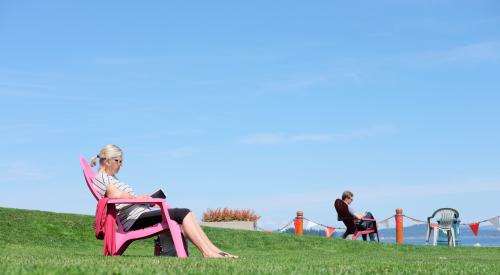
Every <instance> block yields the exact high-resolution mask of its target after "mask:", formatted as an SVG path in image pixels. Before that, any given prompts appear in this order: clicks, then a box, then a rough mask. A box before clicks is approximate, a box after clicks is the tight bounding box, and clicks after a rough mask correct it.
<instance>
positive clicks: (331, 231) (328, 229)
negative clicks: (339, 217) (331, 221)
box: [325, 226, 335, 238]
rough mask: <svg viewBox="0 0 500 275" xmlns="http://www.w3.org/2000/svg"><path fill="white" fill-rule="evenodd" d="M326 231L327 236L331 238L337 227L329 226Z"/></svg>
mask: <svg viewBox="0 0 500 275" xmlns="http://www.w3.org/2000/svg"><path fill="white" fill-rule="evenodd" d="M325 232H326V237H327V238H330V236H331V235H332V234H333V232H335V227H329V226H328V227H327V228H325Z"/></svg>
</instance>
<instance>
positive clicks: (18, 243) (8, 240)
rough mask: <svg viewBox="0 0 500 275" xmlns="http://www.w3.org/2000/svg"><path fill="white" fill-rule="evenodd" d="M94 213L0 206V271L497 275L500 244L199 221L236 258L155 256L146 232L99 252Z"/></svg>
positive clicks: (198, 255)
mask: <svg viewBox="0 0 500 275" xmlns="http://www.w3.org/2000/svg"><path fill="white" fill-rule="evenodd" d="M92 222H93V217H91V216H85V215H74V214H58V213H51V212H41V211H29V210H19V209H10V208H0V274H19V273H30V274H47V273H50V274H80V273H87V274H95V273H99V274H103V273H104V274H122V273H123V274H125V273H129V274H159V273H162V274H164V273H173V274H207V273H208V274H221V273H222V274H225V273H233V274H240V273H243V274H256V273H257V274H259V273H263V274H270V273H274V274H290V273H294V274H311V273H313V274H315V273H335V274H337V273H368V272H374V273H402V274H414V273H426V274H429V273H441V274H449V273H470V274H500V248H496V247H481V248H476V247H456V248H449V247H430V246H415V245H394V244H378V243H364V242H360V241H346V240H339V239H326V238H321V237H312V236H311V237H309V236H304V237H297V236H293V235H288V234H275V233H266V232H249V231H238V230H224V229H215V228H205V230H206V232H207V235H208V236H209V238H210V239H212V240H213V242H214V243H215V244H216V245H217V246H219V247H221V248H222V249H223V250H227V251H228V252H231V253H234V254H238V255H240V256H241V258H240V259H237V260H229V259H204V258H202V257H200V254H199V253H198V252H197V250H196V248H194V247H191V248H190V249H191V252H192V256H191V257H190V258H189V259H177V258H171V257H154V256H152V254H153V241H152V239H148V240H142V241H138V242H134V243H133V244H132V245H131V246H130V247H129V249H128V250H127V251H126V253H125V255H124V256H122V257H104V256H102V242H101V241H98V240H96V239H95V237H94V235H93V229H92Z"/></svg>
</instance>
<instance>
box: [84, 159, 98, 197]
mask: <svg viewBox="0 0 500 275" xmlns="http://www.w3.org/2000/svg"><path fill="white" fill-rule="evenodd" d="M80 165H81V166H82V168H83V176H84V177H85V181H86V182H87V187H88V188H89V190H90V192H91V193H92V195H94V197H95V199H96V200H100V199H102V198H103V196H102V195H101V194H99V192H97V188H96V187H95V185H94V178H95V173H94V170H92V167H90V166H89V164H88V163H87V161H86V160H85V158H84V157H80Z"/></svg>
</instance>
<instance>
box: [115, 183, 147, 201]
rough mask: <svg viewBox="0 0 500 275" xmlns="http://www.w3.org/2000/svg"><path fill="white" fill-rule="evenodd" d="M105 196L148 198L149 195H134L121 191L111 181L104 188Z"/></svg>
mask: <svg viewBox="0 0 500 275" xmlns="http://www.w3.org/2000/svg"><path fill="white" fill-rule="evenodd" d="M106 197H108V198H110V199H149V198H151V196H149V195H148V194H145V195H140V196H134V195H132V194H130V193H128V192H125V191H121V190H120V189H118V188H117V187H116V186H115V185H114V184H113V183H110V184H108V187H107V188H106Z"/></svg>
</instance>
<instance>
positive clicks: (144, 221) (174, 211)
mask: <svg viewBox="0 0 500 275" xmlns="http://www.w3.org/2000/svg"><path fill="white" fill-rule="evenodd" d="M189 212H191V210H189V209H187V208H169V209H168V215H169V216H170V219H171V220H174V221H176V222H177V223H178V224H182V221H183V220H184V218H185V217H186V216H187V214H189ZM161 221H162V214H161V209H157V210H153V211H148V212H144V213H142V214H141V215H140V216H139V218H137V220H135V222H134V224H132V226H131V227H130V228H129V230H137V229H143V228H146V227H150V226H152V225H155V224H157V223H160V222H161Z"/></svg>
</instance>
